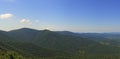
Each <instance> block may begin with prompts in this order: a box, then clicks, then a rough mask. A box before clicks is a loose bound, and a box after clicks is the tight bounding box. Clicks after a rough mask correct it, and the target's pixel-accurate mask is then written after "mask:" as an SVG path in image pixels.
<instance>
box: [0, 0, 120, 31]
mask: <svg viewBox="0 0 120 59" xmlns="http://www.w3.org/2000/svg"><path fill="white" fill-rule="evenodd" d="M119 2H120V1H118V0H29V1H28V0H0V30H5V31H9V30H14V29H19V28H33V29H38V30H43V29H49V30H52V31H72V32H120V27H118V26H119V25H120V17H119V16H120V12H119V10H120V8H119V6H120V4H119Z"/></svg>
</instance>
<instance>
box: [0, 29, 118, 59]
mask: <svg viewBox="0 0 120 59" xmlns="http://www.w3.org/2000/svg"><path fill="white" fill-rule="evenodd" d="M119 35H120V34H118V35H113V36H111V35H110V36H109V35H108V34H75V33H72V32H69V34H68V33H66V32H53V31H49V30H41V31H39V30H34V29H27V28H23V29H19V30H13V31H9V32H4V31H0V59H120V46H119V41H120V40H119V38H120V37H119ZM114 36H115V37H116V36H117V39H116V40H114V39H115V38H114V39H113V37H114ZM110 37H112V39H110ZM118 37H119V38H118ZM100 39H101V40H100ZM115 43H116V44H115Z"/></svg>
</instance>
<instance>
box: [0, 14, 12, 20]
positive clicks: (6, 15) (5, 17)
mask: <svg viewBox="0 0 120 59" xmlns="http://www.w3.org/2000/svg"><path fill="white" fill-rule="evenodd" d="M11 17H13V14H10V13H6V14H1V15H0V19H8V18H11Z"/></svg>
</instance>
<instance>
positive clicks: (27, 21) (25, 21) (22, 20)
mask: <svg viewBox="0 0 120 59" xmlns="http://www.w3.org/2000/svg"><path fill="white" fill-rule="evenodd" d="M20 23H30V20H28V19H21V20H20Z"/></svg>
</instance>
